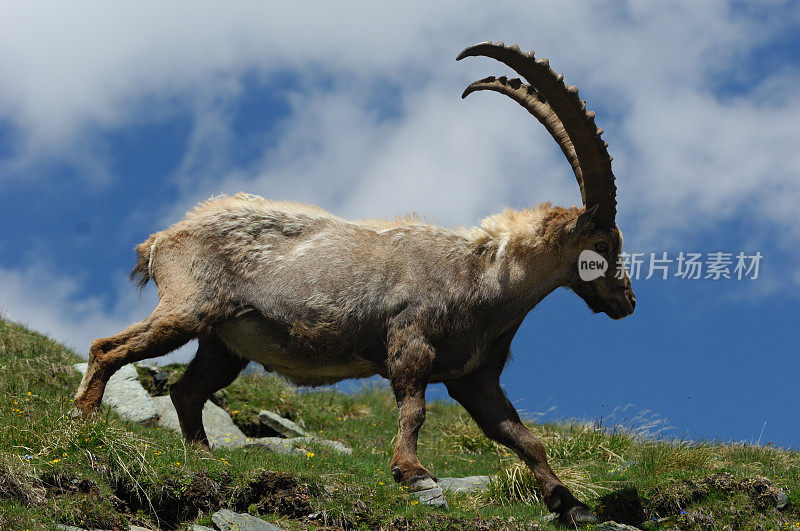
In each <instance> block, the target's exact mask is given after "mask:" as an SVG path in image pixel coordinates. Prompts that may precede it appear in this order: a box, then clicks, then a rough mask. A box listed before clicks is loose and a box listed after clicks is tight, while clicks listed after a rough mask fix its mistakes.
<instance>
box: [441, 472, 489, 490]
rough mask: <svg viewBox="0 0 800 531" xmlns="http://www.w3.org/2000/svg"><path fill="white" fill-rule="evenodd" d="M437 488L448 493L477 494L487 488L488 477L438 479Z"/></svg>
mask: <svg viewBox="0 0 800 531" xmlns="http://www.w3.org/2000/svg"><path fill="white" fill-rule="evenodd" d="M439 486H440V487H442V489H444V490H445V491H450V492H479V491H482V490H486V488H487V487H488V486H489V476H467V477H465V478H439Z"/></svg>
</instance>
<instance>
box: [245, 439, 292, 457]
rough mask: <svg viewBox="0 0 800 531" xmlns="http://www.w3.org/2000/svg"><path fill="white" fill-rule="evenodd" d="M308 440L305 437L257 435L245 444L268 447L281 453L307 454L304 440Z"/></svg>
mask: <svg viewBox="0 0 800 531" xmlns="http://www.w3.org/2000/svg"><path fill="white" fill-rule="evenodd" d="M307 441H308V439H307V438H305V437H303V438H302V439H297V438H295V439H284V438H283V437H255V438H252V439H248V440H247V442H246V443H245V444H244V446H247V447H249V448H251V447H258V448H266V449H268V450H272V451H273V452H276V453H279V454H298V455H305V454H306V453H308V450H307V449H306V448H303V447H302V442H307Z"/></svg>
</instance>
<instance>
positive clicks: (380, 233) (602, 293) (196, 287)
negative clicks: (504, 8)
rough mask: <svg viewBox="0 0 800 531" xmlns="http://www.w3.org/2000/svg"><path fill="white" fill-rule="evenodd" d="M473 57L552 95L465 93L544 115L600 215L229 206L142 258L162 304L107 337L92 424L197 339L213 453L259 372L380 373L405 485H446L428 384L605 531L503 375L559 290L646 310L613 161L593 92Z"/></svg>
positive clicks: (192, 397)
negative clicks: (595, 267) (150, 361)
mask: <svg viewBox="0 0 800 531" xmlns="http://www.w3.org/2000/svg"><path fill="white" fill-rule="evenodd" d="M471 55H488V56H490V57H495V58H497V59H499V60H501V61H503V62H505V63H506V64H508V65H509V66H510V67H512V68H513V69H515V70H517V71H518V72H520V73H521V74H522V75H524V76H525V77H526V79H528V80H529V81H530V82H531V83H532V84H536V85H537V86H536V87H534V86H532V85H531V86H528V85H524V84H523V83H521V82H520V80H508V79H506V78H505V77H501V78H486V79H484V80H482V81H479V82H476V83H473V84H472V85H470V87H469V88H468V89H467V91H465V95H466V94H469V93H470V92H474V91H477V90H494V91H497V92H501V93H504V94H506V95H509V96H510V97H512V98H513V99H515V100H516V101H517V102H519V103H520V104H522V105H523V106H524V107H525V108H526V109H528V111H529V112H531V113H532V114H533V115H534V116H536V117H537V119H539V120H540V121H541V122H542V123H543V124H544V125H545V127H546V128H547V129H548V131H549V132H550V133H551V135H552V136H553V138H555V139H556V141H557V142H558V143H559V145H560V146H561V148H562V151H563V152H564V154H565V155H566V156H567V158H568V160H569V161H570V164H571V165H572V167H573V170H574V171H575V175H576V178H577V180H578V184H579V186H580V188H581V196H582V198H583V200H584V204H585V205H586V204H588V205H590V206H591V209H590V210H588V211H587V210H586V209H585V208H560V207H553V206H551V205H550V204H542V205H539V207H538V208H535V209H529V210H522V211H517V210H510V209H509V210H506V211H504V212H501V213H499V214H496V215H494V216H490V217H488V218H486V219H485V220H483V222H482V223H481V225H480V226H479V227H473V228H462V229H454V230H449V229H445V228H442V227H437V226H435V225H431V224H428V223H425V222H424V221H423V220H421V219H420V218H419V217H418V216H410V217H405V218H399V219H396V220H394V221H388V220H361V221H346V220H344V219H341V218H339V217H336V216H334V215H332V214H330V213H328V212H325V211H324V210H322V209H320V208H318V207H315V206H311V205H305V204H300V203H290V202H279V201H269V200H266V199H262V198H260V197H256V196H252V195H245V194H239V195H236V196H234V197H217V198H212V199H210V200H208V201H206V202H204V203H202V204H200V205H198V206H197V207H196V208H195V209H194V210H193V211H192V212H190V213H188V214H187V215H186V218H185V219H184V220H182V221H180V222H179V223H176V224H175V225H173V226H172V227H170V228H168V229H166V230H164V231H161V232H157V233H155V234H153V235H151V236H150V237H149V238H148V239H147V240H146V241H144V242H143V243H141V244H140V245H138V246H137V247H136V252H137V256H138V258H137V261H136V265H135V266H134V268H133V271H132V272H131V278H132V279H133V280H134V281H136V283H137V284H138V285H139V286H140V287H144V286H145V285H146V284H147V282H148V281H150V280H153V281H155V283H156V285H157V286H158V295H159V303H158V306H157V307H156V308H155V310H153V313H152V314H151V315H150V316H148V317H147V318H146V319H145V320H144V321H142V322H141V323H136V324H134V325H132V326H130V327H128V328H127V329H126V330H124V331H122V332H121V333H119V334H117V335H114V336H111V337H108V338H102V339H96V340H95V341H93V342H92V346H91V349H90V352H89V365H88V368H87V371H86V374H85V375H84V378H83V380H82V382H81V385H80V387H79V388H78V391H77V393H76V395H75V404H76V406H77V407H78V408H79V409H81V410H82V411H83V413H84V415H86V416H89V415H92V414H93V413H94V412H96V411H97V410H98V408H99V407H100V401H101V399H102V396H103V392H104V390H105V386H106V383H107V382H108V379H109V378H110V377H111V375H112V374H113V373H114V372H115V371H116V370H117V369H119V368H120V367H122V366H123V365H124V364H126V363H131V362H135V361H139V360H142V359H145V358H155V357H158V356H162V355H164V354H166V353H168V352H169V351H171V350H174V349H175V348H177V347H179V346H180V345H182V344H184V343H186V342H187V341H189V340H191V339H193V338H198V339H199V348H198V352H197V355H196V357H195V358H194V360H192V362H191V363H190V364H189V367H188V368H187V370H186V372H185V373H184V374H183V376H182V377H181V379H180V380H179V381H178V382H176V383H175V384H174V385H173V386H172V388H171V393H170V394H171V397H172V401H173V404H174V405H175V408H176V410H177V413H178V418H179V419H180V424H181V431H182V432H183V435H184V437H185V438H186V439H187V440H189V441H193V442H197V443H200V444H204V445H207V444H208V438H207V437H206V433H205V431H204V429H203V424H202V408H203V404H204V403H205V401H206V400H207V399H208V398H209V397H210V396H211V394H212V393H214V392H216V391H217V390H218V389H221V388H223V387H225V386H226V385H228V384H230V382H232V381H233V380H234V379H235V378H236V376H237V375H238V374H239V372H240V371H241V370H242V368H243V367H244V366H245V365H246V364H247V362H248V361H250V360H252V361H257V362H259V363H261V364H263V365H264V367H265V368H267V370H270V371H275V372H278V373H280V374H283V375H284V376H286V377H287V378H289V379H291V380H292V381H294V382H296V383H299V384H303V385H320V384H327V383H332V382H335V381H338V380H341V379H343V378H358V377H365V376H371V375H374V374H379V375H381V376H383V377H385V378H387V379H388V380H389V381H390V383H391V385H392V389H393V391H394V394H395V397H396V399H397V405H398V408H399V423H398V424H399V426H398V432H397V444H396V447H395V452H394V455H393V457H392V461H391V470H392V474H393V476H394V478H395V479H396V480H397V481H399V482H402V483H404V484H406V485H408V486H409V487H410V488H412V489H413V488H415V487H420V486H421V485H423V484H427V485H430V482H431V480H435V478H433V476H432V475H431V473H430V472H429V471H428V470H426V469H425V468H424V467H423V466H422V464H421V463H420V462H419V459H418V458H417V436H418V434H419V430H420V428H421V427H422V424H423V422H424V420H425V389H426V387H427V385H428V384H429V383H431V382H443V383H444V384H445V385H446V386H447V389H448V392H449V393H450V395H451V396H452V397H453V398H454V399H456V400H458V401H459V402H460V403H461V404H462V405H463V406H464V407H465V408H466V409H467V411H468V412H469V413H470V415H471V416H472V417H473V418H474V419H475V421H476V422H477V423H478V425H479V426H480V427H481V429H483V431H484V432H485V433H486V435H487V436H488V437H490V438H492V439H493V440H496V441H498V442H500V443H502V444H505V445H506V446H508V447H509V448H511V449H512V450H513V451H514V452H516V453H517V454H518V455H519V456H520V458H521V459H522V460H524V461H525V463H527V464H528V466H530V468H531V470H532V471H533V474H534V476H535V477H536V479H537V481H538V484H539V488H540V489H541V492H542V494H543V497H544V500H545V503H546V504H547V506H548V508H549V509H550V510H552V511H557V512H558V513H559V515H560V516H561V518H562V520H563V521H566V522H569V523H587V522H591V521H593V520H594V517H593V516H592V514H591V512H590V511H589V510H588V508H587V507H586V505H584V504H583V503H581V502H580V501H578V500H577V499H576V498H575V497H574V496H573V495H572V493H570V491H569V490H568V489H567V488H566V487H565V486H564V484H563V483H562V482H561V481H560V480H559V479H558V477H556V475H555V474H554V473H553V471H552V469H551V468H550V466H549V465H548V463H547V456H546V453H545V449H544V445H543V444H542V442H541V441H540V440H539V439H538V438H537V437H536V436H534V435H533V434H532V433H531V432H530V431H529V430H528V429H527V428H525V426H524V425H523V424H522V422H521V421H520V418H519V416H518V415H517V412H516V410H515V409H514V407H513V406H512V405H511V403H510V402H509V401H508V399H507V398H506V396H505V394H504V393H503V390H502V389H501V387H500V373H501V372H502V370H503V367H504V365H505V363H506V361H507V360H508V358H509V352H510V350H509V349H510V346H511V341H512V339H513V337H514V334H515V333H516V331H517V329H518V328H519V326H520V324H521V323H522V320H523V319H524V318H525V315H526V314H527V313H528V312H529V311H530V310H531V309H532V308H533V307H534V306H536V304H538V303H539V301H541V300H542V299H543V298H544V297H545V296H547V295H548V294H549V293H550V292H552V291H553V290H555V289H556V288H558V287H568V288H570V289H572V290H573V291H574V292H575V293H577V294H578V295H579V296H580V297H581V298H583V300H584V301H585V302H586V303H587V305H588V306H589V308H590V309H591V310H592V311H595V312H605V313H606V314H608V315H609V316H610V317H612V318H614V319H620V318H622V317H625V316H627V315H630V314H631V313H632V312H633V309H634V305H635V302H636V299H635V297H634V295H633V291H632V289H631V284H630V278H629V277H628V275H627V272H625V271H624V267H623V268H619V269H621V270H622V271H623V274H622V275H620V276H617V275H616V273H617V271H618V266H617V257H618V255H619V252H620V250H621V246H622V235H621V234H620V232H619V229H618V228H617V227H616V225H615V223H614V216H615V213H616V200H615V191H616V187H615V185H614V182H613V181H614V178H613V174H612V173H611V159H610V157H609V156H608V153H607V151H606V149H605V145H604V143H603V142H602V140H601V139H600V133H601V131H600V130H599V129H598V128H597V127H596V126H595V125H594V115H593V114H591V113H589V112H587V111H586V110H585V105H583V102H582V101H581V100H580V98H578V97H577V89H575V88H574V87H566V86H565V85H564V84H563V82H562V79H561V78H560V77H559V76H557V75H556V74H555V72H553V71H552V69H550V68H549V66H548V65H547V62H546V61H542V60H538V61H537V60H535V59H534V57H533V55H532V54H522V53H521V52H520V50H519V49H518V48H516V47H508V46H505V45H502V44H498V45H493V44H491V43H483V44H480V45H477V46H474V47H471V48H468V49H467V50H465V51H464V52H462V54H461V55H460V56H459V58H462V57H466V56H471ZM562 120H563V121H562ZM595 216H596V219H595ZM595 222H597V223H596V225H597V226H595ZM585 249H593V250H595V251H596V252H599V253H600V254H602V255H604V257H605V258H606V260H607V261H608V262H609V268H608V270H607V271H606V273H605V275H604V276H601V277H600V278H598V279H595V280H593V281H591V282H584V281H582V280H581V279H580V277H579V274H578V264H577V262H578V256H579V254H580V253H581V251H583V250H585ZM549 355H552V354H549Z"/></svg>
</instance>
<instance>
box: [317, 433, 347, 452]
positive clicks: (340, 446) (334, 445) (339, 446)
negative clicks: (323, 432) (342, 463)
mask: <svg viewBox="0 0 800 531" xmlns="http://www.w3.org/2000/svg"><path fill="white" fill-rule="evenodd" d="M311 440H312V441H314V442H315V443H317V444H321V445H323V446H327V447H328V448H331V449H333V450H335V451H337V452H339V453H340V454H347V455H350V454H352V453H353V449H352V448H350V447H349V446H347V445H346V444H344V443H343V442H340V441H329V440H328V439H319V438H317V437H311Z"/></svg>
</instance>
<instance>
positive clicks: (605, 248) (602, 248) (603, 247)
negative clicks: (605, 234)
mask: <svg viewBox="0 0 800 531" xmlns="http://www.w3.org/2000/svg"><path fill="white" fill-rule="evenodd" d="M594 247H595V249H597V250H598V251H600V252H601V253H604V252H606V251H608V243H606V242H597V243H596V244H594Z"/></svg>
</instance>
